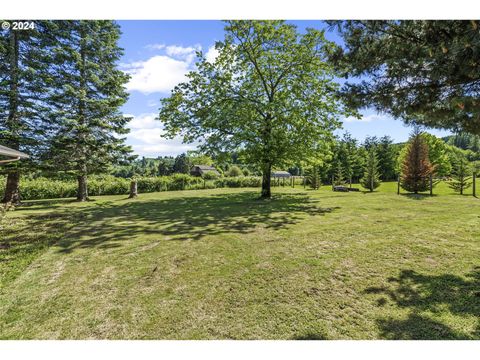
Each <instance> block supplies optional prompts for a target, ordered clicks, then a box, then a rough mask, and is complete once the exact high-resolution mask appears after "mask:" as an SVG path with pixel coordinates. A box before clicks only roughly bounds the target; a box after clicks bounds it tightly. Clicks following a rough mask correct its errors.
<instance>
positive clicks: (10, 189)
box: [2, 30, 20, 204]
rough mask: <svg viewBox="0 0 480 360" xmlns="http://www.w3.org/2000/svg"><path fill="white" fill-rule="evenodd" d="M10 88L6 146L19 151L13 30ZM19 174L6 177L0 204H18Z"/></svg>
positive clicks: (13, 35)
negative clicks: (9, 139) (10, 137)
mask: <svg viewBox="0 0 480 360" xmlns="http://www.w3.org/2000/svg"><path fill="white" fill-rule="evenodd" d="M9 47H10V49H9V50H10V59H9V63H10V86H9V90H10V91H9V94H8V118H7V119H6V120H7V121H6V125H7V131H10V132H11V135H13V136H12V137H13V139H12V140H11V141H9V142H8V143H7V146H9V147H11V148H12V149H15V150H20V144H19V140H18V138H17V137H18V135H19V128H20V123H19V120H20V119H19V114H18V104H19V89H18V81H19V80H18V77H19V74H18V72H19V70H18V57H19V44H18V34H17V32H16V31H14V30H10V41H9ZM19 187H20V172H19V171H18V170H17V169H12V170H10V171H9V173H8V175H7V184H6V187H5V193H4V196H3V199H2V203H12V204H17V203H19V202H20V191H19Z"/></svg>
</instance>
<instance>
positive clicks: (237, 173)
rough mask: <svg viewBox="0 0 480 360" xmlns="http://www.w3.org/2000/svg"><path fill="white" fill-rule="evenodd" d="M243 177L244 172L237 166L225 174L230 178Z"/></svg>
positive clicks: (230, 168) (231, 167) (233, 166)
mask: <svg viewBox="0 0 480 360" xmlns="http://www.w3.org/2000/svg"><path fill="white" fill-rule="evenodd" d="M242 175H243V172H242V170H241V169H240V168H239V167H238V166H236V165H232V166H230V167H229V168H228V170H227V172H226V173H225V176H230V177H237V176H242Z"/></svg>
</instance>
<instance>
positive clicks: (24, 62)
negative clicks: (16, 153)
mask: <svg viewBox="0 0 480 360" xmlns="http://www.w3.org/2000/svg"><path fill="white" fill-rule="evenodd" d="M50 40H51V37H50V35H49V22H46V21H36V22H35V28H33V29H28V30H14V29H12V27H10V28H9V29H5V30H0V144H2V145H5V146H8V147H10V148H12V149H15V150H21V151H24V152H26V153H28V154H29V155H30V156H31V159H32V160H30V161H21V162H15V163H12V164H10V165H8V166H4V167H2V171H3V172H5V173H6V174H7V183H6V188H5V192H4V197H3V199H2V202H3V203H10V202H11V203H17V202H19V201H20V192H19V184H20V174H21V173H22V172H23V171H25V170H26V169H29V168H31V167H32V165H33V163H34V161H35V159H36V158H37V157H38V154H39V153H41V152H42V150H43V148H44V144H45V137H46V134H47V133H48V131H47V128H48V122H46V121H45V120H46V119H45V112H46V111H47V107H46V105H45V98H46V94H48V88H49V77H50V75H49V72H48V70H49V65H48V64H49V61H48V50H49V48H50V46H51V42H50Z"/></svg>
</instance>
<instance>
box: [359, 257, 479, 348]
mask: <svg viewBox="0 0 480 360" xmlns="http://www.w3.org/2000/svg"><path fill="white" fill-rule="evenodd" d="M388 281H389V283H390V284H391V286H388V287H370V288H367V289H366V290H365V293H366V294H375V295H382V296H387V297H388V298H389V299H390V300H391V301H393V302H394V303H395V305H396V306H398V307H400V308H406V309H408V310H409V315H408V317H407V318H406V319H401V320H398V319H393V318H381V319H378V320H377V324H378V326H379V327H380V329H381V332H382V337H384V338H387V339H412V340H417V339H425V340H427V339H428V340H437V339H443V340H446V339H464V340H466V339H480V267H479V266H477V267H475V268H474V269H473V270H472V271H471V272H470V273H468V274H466V275H465V276H463V277H462V276H457V275H452V274H442V275H422V274H419V273H417V272H415V271H413V270H402V271H401V272H400V275H399V276H398V277H392V278H389V279H388ZM382 299H383V300H382ZM385 303H386V301H385V299H384V298H383V297H382V298H380V299H379V300H378V302H377V305H378V306H384V305H385ZM445 310H447V311H448V312H449V313H450V314H452V315H456V316H469V317H472V316H473V317H474V318H477V319H478V323H477V326H476V328H475V330H473V331H472V332H461V331H458V330H455V329H452V328H451V327H450V326H448V325H447V324H444V323H442V322H441V321H439V320H437V319H433V318H432V314H433V316H434V315H435V314H439V313H442V312H445Z"/></svg>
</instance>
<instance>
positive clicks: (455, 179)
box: [448, 154, 473, 195]
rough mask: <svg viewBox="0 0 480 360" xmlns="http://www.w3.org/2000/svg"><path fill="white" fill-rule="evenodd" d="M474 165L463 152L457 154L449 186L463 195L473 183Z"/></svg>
mask: <svg viewBox="0 0 480 360" xmlns="http://www.w3.org/2000/svg"><path fill="white" fill-rule="evenodd" d="M472 173H473V168H472V165H471V164H470V163H469V162H468V160H467V159H466V157H465V156H464V155H463V154H457V156H456V157H455V159H454V160H453V169H452V174H451V179H450V180H449V181H448V186H449V187H450V188H451V189H453V190H454V191H455V192H458V193H460V195H463V192H464V190H466V189H468V188H469V187H470V186H471V185H472V181H471V179H472Z"/></svg>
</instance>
